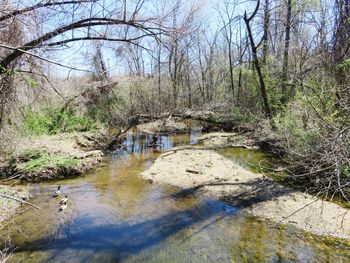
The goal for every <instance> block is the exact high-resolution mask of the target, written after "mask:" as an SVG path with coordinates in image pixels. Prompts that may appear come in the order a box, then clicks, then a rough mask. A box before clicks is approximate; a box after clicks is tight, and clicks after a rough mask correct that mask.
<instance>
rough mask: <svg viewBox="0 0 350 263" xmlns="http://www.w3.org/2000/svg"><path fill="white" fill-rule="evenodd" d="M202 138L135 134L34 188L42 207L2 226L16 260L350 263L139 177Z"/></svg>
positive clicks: (330, 250) (332, 250)
mask: <svg viewBox="0 0 350 263" xmlns="http://www.w3.org/2000/svg"><path fill="white" fill-rule="evenodd" d="M197 135H198V133H197V132H193V133H192V134H190V135H177V136H160V137H159V138H158V140H157V143H156V144H152V136H149V135H144V134H140V133H134V134H129V135H128V137H127V140H126V141H125V143H124V148H123V149H122V150H119V151H117V152H115V153H113V154H111V155H110V156H108V157H106V165H104V166H103V167H100V168H97V169H96V170H95V171H94V172H91V173H89V174H87V175H86V176H84V177H80V178H76V179H71V180H64V181H61V182H57V183H55V184H52V183H50V184H40V185H33V186H32V187H31V189H32V190H31V191H32V195H33V199H32V202H33V203H35V204H37V205H39V206H40V207H41V208H42V210H41V211H39V212H38V211H37V210H33V209H31V208H26V209H25V211H24V212H23V213H22V214H21V215H19V216H18V217H17V218H16V220H15V222H14V223H11V222H8V224H7V226H5V227H3V229H2V230H1V233H6V232H8V231H7V230H8V228H12V231H11V235H10V236H9V238H10V239H11V244H12V245H13V246H15V247H17V249H16V250H15V255H14V256H13V257H12V259H11V261H10V262H140V261H142V262H294V261H302V262H349V261H348V259H349V258H348V257H349V256H350V253H349V251H347V250H346V249H342V247H341V246H342V245H341V244H338V245H334V244H329V245H327V244H326V243H325V242H323V241H322V240H320V239H317V238H316V239H315V237H313V236H308V235H305V234H303V233H300V232H298V231H296V230H295V229H293V228H289V227H285V228H280V229H274V228H273V226H272V225H269V224H267V223H265V222H262V221H260V220H257V219H255V218H251V217H247V216H244V215H243V214H241V213H240V211H239V209H238V208H236V207H233V206H230V205H228V204H226V203H224V202H222V201H219V200H215V199H208V198H199V197H196V196H182V195H181V194H179V192H181V190H180V189H176V188H173V187H167V186H159V185H153V184H150V183H148V182H146V181H144V180H142V179H141V178H140V177H139V174H140V172H141V171H143V170H145V169H147V168H148V167H149V166H150V165H151V164H152V161H153V160H154V159H155V158H157V156H158V155H159V153H160V152H161V151H163V150H166V149H169V148H172V147H174V146H178V145H183V144H188V143H192V144H195V143H197ZM245 154H246V155H245ZM247 154H248V155H249V153H247V152H244V150H243V152H241V153H240V154H239V156H241V157H242V158H249V157H247ZM259 156H260V157H263V156H262V155H261V154H260V155H259ZM241 157H239V158H241ZM260 157H259V158H260ZM239 158H237V161H238V162H239V161H240V160H239ZM57 184H60V185H62V189H63V192H64V194H68V195H69V199H70V202H69V207H68V209H67V210H66V211H64V212H58V200H59V199H57V198H52V197H51V195H52V193H53V192H54V190H55V188H56V185H57ZM1 237H2V239H6V237H4V236H3V235H2V236H1Z"/></svg>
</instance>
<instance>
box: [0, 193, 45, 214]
mask: <svg viewBox="0 0 350 263" xmlns="http://www.w3.org/2000/svg"><path fill="white" fill-rule="evenodd" d="M0 197H3V198H6V199H11V200H14V201H17V202H20V203H22V204H26V205H30V206H32V207H34V208H36V209H38V210H40V209H41V208H40V207H38V206H36V205H34V204H32V203H29V202H27V201H23V200H21V199H18V198H15V197H12V196H9V195H4V194H0Z"/></svg>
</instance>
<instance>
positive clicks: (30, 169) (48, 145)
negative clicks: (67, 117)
mask: <svg viewBox="0 0 350 263" xmlns="http://www.w3.org/2000/svg"><path fill="white" fill-rule="evenodd" d="M97 136H98V134H91V133H62V134H58V135H43V136H37V137H32V138H30V137H28V138H23V139H22V140H21V143H20V144H19V145H18V147H17V148H16V150H15V152H13V153H12V154H11V156H9V157H8V158H7V159H6V160H3V161H2V164H1V165H0V176H1V178H2V179H3V180H4V181H7V180H10V179H16V180H19V181H22V182H23V181H25V182H41V181H49V180H58V179H64V178H69V177H73V176H78V175H81V174H83V173H85V172H87V171H88V170H90V169H92V168H93V167H94V166H96V165H99V164H100V163H101V162H102V157H103V153H102V151H100V150H95V148H96V143H97V141H98V139H95V137H97Z"/></svg>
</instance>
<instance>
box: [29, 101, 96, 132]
mask: <svg viewBox="0 0 350 263" xmlns="http://www.w3.org/2000/svg"><path fill="white" fill-rule="evenodd" d="M94 126H95V125H94V121H92V120H91V119H90V118H87V117H84V116H80V115H78V114H77V113H76V111H75V110H74V109H72V108H69V107H66V108H46V109H44V110H42V111H40V112H34V111H32V110H30V109H26V110H25V111H24V120H23V128H24V132H25V133H26V134H30V135H43V134H57V133H61V132H74V131H77V132H84V131H89V130H91V129H92V128H94Z"/></svg>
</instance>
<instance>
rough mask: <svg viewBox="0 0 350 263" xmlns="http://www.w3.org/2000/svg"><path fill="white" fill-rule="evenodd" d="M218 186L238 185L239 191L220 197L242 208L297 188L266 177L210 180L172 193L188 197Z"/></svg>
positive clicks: (178, 196)
mask: <svg viewBox="0 0 350 263" xmlns="http://www.w3.org/2000/svg"><path fill="white" fill-rule="evenodd" d="M218 186H238V187H240V190H238V191H237V193H232V194H226V195H224V196H222V197H221V198H220V199H221V200H223V201H225V202H228V203H229V204H231V205H234V206H238V207H240V208H247V207H249V206H252V205H254V204H257V203H261V202H265V201H268V200H271V199H274V198H277V197H280V196H283V195H287V194H291V193H293V192H296V191H297V190H295V189H292V188H288V187H284V186H282V185H280V184H277V183H274V182H273V181H271V180H269V179H266V178H258V179H255V180H251V181H249V182H233V183H230V182H220V181H216V182H208V183H203V184H200V185H197V186H193V187H189V188H184V189H181V190H179V191H177V192H175V193H172V194H171V195H170V197H171V198H173V199H181V198H188V197H190V196H193V195H195V194H197V192H198V191H199V190H202V189H203V188H210V187H218Z"/></svg>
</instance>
